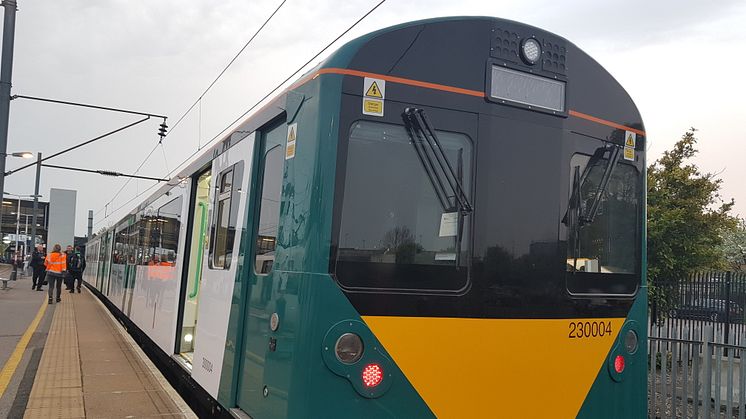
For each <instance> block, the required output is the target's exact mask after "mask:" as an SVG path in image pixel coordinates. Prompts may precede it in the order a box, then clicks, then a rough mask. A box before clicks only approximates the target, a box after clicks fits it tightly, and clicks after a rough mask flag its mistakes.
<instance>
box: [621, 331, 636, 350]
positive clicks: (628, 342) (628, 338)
mask: <svg viewBox="0 0 746 419" xmlns="http://www.w3.org/2000/svg"><path fill="white" fill-rule="evenodd" d="M624 348H625V349H626V350H627V352H628V353H630V354H633V353H635V351H637V333H636V332H635V331H634V330H628V331H627V335H625V336H624Z"/></svg>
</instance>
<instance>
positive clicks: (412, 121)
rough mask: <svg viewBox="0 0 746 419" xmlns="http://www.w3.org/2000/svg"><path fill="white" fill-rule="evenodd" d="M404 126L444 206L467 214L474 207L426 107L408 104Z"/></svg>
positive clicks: (446, 208) (403, 116)
mask: <svg viewBox="0 0 746 419" xmlns="http://www.w3.org/2000/svg"><path fill="white" fill-rule="evenodd" d="M402 119H403V120H404V126H405V127H406V129H407V133H408V134H409V137H410V139H411V140H412V144H413V145H414V148H415V151H416V152H417V156H418V157H419V159H420V162H421V163H422V166H423V167H424V169H425V172H426V173H427V175H428V178H430V182H431V183H432V185H433V188H435V194H436V195H437V196H438V200H439V201H440V203H441V205H442V206H443V209H444V210H453V207H454V206H455V207H456V208H457V209H458V211H459V213H461V215H468V214H470V213H471V212H472V211H473V210H474V208H473V207H472V205H471V203H470V202H469V199H468V198H467V197H466V193H464V188H463V186H462V184H461V180H460V179H459V177H458V176H457V174H456V173H455V172H454V170H453V167H452V166H451V163H450V162H449V161H448V158H447V157H446V154H445V152H444V151H443V147H442V146H441V144H440V140H438V136H437V135H436V134H435V130H433V128H432V126H431V125H430V121H429V120H428V118H427V115H425V111H423V110H422V109H417V108H407V109H405V110H404V113H403V114H402ZM446 186H448V187H449V188H450V190H449V189H446ZM451 196H452V197H453V199H454V204H455V205H454V206H450V205H447V204H450V199H449V198H450V197H451Z"/></svg>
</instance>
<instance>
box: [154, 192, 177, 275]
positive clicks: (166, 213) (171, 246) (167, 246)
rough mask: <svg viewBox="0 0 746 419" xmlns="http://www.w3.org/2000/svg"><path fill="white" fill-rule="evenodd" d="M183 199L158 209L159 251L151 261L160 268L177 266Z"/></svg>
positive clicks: (175, 200)
mask: <svg viewBox="0 0 746 419" xmlns="http://www.w3.org/2000/svg"><path fill="white" fill-rule="evenodd" d="M182 202H183V198H182V197H178V198H176V199H174V200H173V201H171V202H169V203H167V204H165V205H163V206H162V207H160V208H159V209H158V215H157V217H158V218H157V220H156V221H157V225H158V238H159V243H158V248H157V249H158V250H157V252H156V254H155V256H154V257H153V259H152V260H151V261H150V263H151V264H153V265H158V266H170V267H174V266H176V254H177V252H178V249H179V232H180V231H181V206H182Z"/></svg>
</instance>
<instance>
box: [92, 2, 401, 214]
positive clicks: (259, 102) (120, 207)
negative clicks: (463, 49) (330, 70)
mask: <svg viewBox="0 0 746 419" xmlns="http://www.w3.org/2000/svg"><path fill="white" fill-rule="evenodd" d="M385 2H386V0H381V1H379V2H378V3H376V5H375V6H373V7H372V8H371V9H370V10H368V11H367V12H366V13H365V14H364V15H363V16H361V17H360V18H359V19H358V20H356V21H355V22H354V23H353V24H352V25H350V26H349V27H348V28H347V29H345V30H344V31H343V32H342V33H341V34H339V35H338V36H337V37H336V38H334V39H333V40H332V41H331V42H329V43H328V44H326V46H324V47H323V48H322V49H321V50H319V52H317V53H316V54H315V55H314V56H313V57H311V58H310V59H309V60H308V61H306V62H305V63H304V64H303V65H301V66H300V67H298V69H297V70H295V71H294V72H293V73H292V74H291V75H290V76H288V77H287V78H286V79H285V80H283V81H282V82H281V83H280V84H278V85H277V86H276V87H275V88H273V89H272V90H270V91H269V93H267V94H266V95H264V96H263V97H262V98H261V99H260V100H259V101H257V102H256V103H254V105H252V106H251V107H250V108H249V109H248V110H247V111H245V112H244V113H242V114H241V115H240V116H238V117H237V118H236V119H235V120H233V122H231V123H230V124H228V125H227V126H226V128H224V129H223V130H222V131H220V132H219V133H218V134H216V135H215V136H214V137H212V138H211V139H210V141H208V142H207V143H205V145H204V146H202V147H201V148H198V149H197V150H196V151H195V152H194V153H192V154H190V155H189V157H187V158H186V159H184V160H183V161H182V162H181V163H179V164H178V165H177V166H176V167H174V169H173V170H171V171H169V172H168V174H167V175H166V177H169V176H171V175H172V174H173V173H174V172H175V171H177V170H179V169H180V168H181V167H182V166H183V165H184V163H186V162H188V161H189V160H191V159H192V158H193V157H194V156H195V155H197V153H199V152H200V151H201V150H202V149H203V148H205V147H207V146H209V145H210V144H211V143H212V142H213V141H215V140H216V139H217V138H220V136H221V135H223V133H225V132H226V131H227V130H228V129H229V128H231V127H232V126H233V125H234V124H236V123H237V122H238V121H240V120H242V119H243V118H244V117H245V116H246V115H248V114H249V113H250V112H251V111H253V110H254V109H255V108H256V107H257V106H259V105H260V104H261V103H262V102H264V101H265V100H266V99H267V98H268V97H270V96H271V95H272V94H274V93H275V92H276V91H277V90H279V89H280V88H281V87H282V86H284V85H285V83H287V82H288V81H289V80H290V79H292V78H293V77H295V76H296V75H297V74H298V73H299V72H300V71H301V70H303V69H304V68H305V67H306V66H308V65H309V64H310V63H311V62H313V61H314V60H315V59H316V58H318V57H319V55H321V54H323V53H324V51H326V50H327V49H329V47H331V46H332V45H333V44H334V43H335V42H337V41H339V39H340V38H342V37H343V36H345V35H346V34H347V33H348V32H350V31H351V30H352V29H354V28H355V27H356V26H357V25H358V24H359V23H360V22H362V21H363V20H364V19H365V18H366V17H368V16H369V15H370V14H371V13H373V12H374V11H376V9H378V8H379V7H380V6H381V5H382V4H383V3H385ZM156 185H157V184H153V185H151V186H150V187H149V188H147V189H146V190H144V191H142V192H141V193H139V194H137V195H135V196H134V197H133V198H132V199H130V200H128V201H127V202H125V203H124V204H122V205H120V206H119V207H117V208H116V209H115V210H113V211H112V212H111V213H109V214H110V215H113V214H115V213H116V212H118V211H119V210H120V209H122V208H124V206H126V205H128V204H129V203H130V202H132V201H134V200H135V199H136V198H137V197H139V196H141V195H142V194H144V193H146V192H147V191H149V190H151V189H152V188H154V187H155V186H156ZM106 218H108V217H105V218H104V219H106ZM102 221H103V219H102Z"/></svg>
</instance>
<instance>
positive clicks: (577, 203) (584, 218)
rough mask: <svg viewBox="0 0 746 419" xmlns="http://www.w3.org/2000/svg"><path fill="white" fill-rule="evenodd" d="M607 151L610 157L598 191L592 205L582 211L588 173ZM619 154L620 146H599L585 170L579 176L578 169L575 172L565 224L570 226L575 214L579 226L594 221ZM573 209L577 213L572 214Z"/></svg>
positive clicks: (563, 219) (563, 220)
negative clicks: (583, 189)
mask: <svg viewBox="0 0 746 419" xmlns="http://www.w3.org/2000/svg"><path fill="white" fill-rule="evenodd" d="M606 153H609V158H608V159H607V161H606V167H604V173H603V175H602V176H601V181H600V182H599V183H598V187H597V188H596V192H595V194H594V195H593V201H591V205H590V206H588V207H587V210H586V211H585V212H583V213H581V211H582V208H581V202H582V198H581V188H582V187H583V184H584V183H585V181H586V179H587V178H588V174H589V173H590V172H591V170H593V168H594V167H595V166H596V164H597V163H598V161H599V160H601V159H603V158H604V156H605V155H606ZM619 155H620V151H619V147H617V146H615V145H612V146H608V147H599V148H597V149H596V152H595V153H593V156H591V158H590V160H588V164H586V166H585V169H584V170H583V174H582V175H580V176H579V177H577V170H576V171H575V172H574V176H575V177H574V179H573V188H572V193H571V194H570V202H569V203H568V205H567V212H565V216H564V217H563V218H562V223H563V224H565V225H568V226H569V224H568V223H570V222H572V221H573V220H570V219H569V218H570V217H573V216H577V220H574V221H576V222H577V227H580V226H583V225H585V224H591V223H592V222H593V220H594V219H595V218H596V213H598V206H599V205H600V203H601V197H602V196H603V193H604V192H605V191H606V187H607V186H608V184H609V180H610V179H611V174H612V173H613V171H614V168H615V167H616V164H617V162H619ZM578 168H579V166H576V169H578ZM572 210H575V214H571V211H572Z"/></svg>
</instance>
